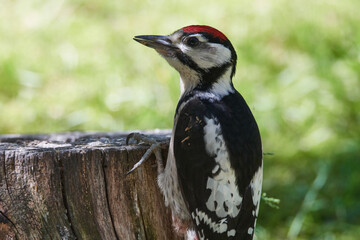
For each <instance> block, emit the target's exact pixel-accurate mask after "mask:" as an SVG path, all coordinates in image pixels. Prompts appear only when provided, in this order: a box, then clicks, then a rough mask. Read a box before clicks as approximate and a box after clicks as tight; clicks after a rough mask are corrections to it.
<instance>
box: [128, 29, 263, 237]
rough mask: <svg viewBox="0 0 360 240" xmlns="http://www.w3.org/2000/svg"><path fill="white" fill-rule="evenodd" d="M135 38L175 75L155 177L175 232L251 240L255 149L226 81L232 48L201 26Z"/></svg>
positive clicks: (244, 109) (251, 127)
mask: <svg viewBox="0 0 360 240" xmlns="http://www.w3.org/2000/svg"><path fill="white" fill-rule="evenodd" d="M134 40H136V41H137V42H139V43H142V44H144V45H145V46H148V47H150V48H153V49H155V50H156V51H157V52H158V53H159V54H160V55H161V56H162V57H163V58H164V59H165V60H166V61H167V62H168V63H169V64H170V65H171V66H172V67H173V68H175V69H176V70H177V71H178V72H179V74H180V88H181V95H180V99H179V102H178V104H177V107H176V111H175V117H174V126H173V130H172V135H171V140H170V145H169V152H168V158H167V163H166V167H165V168H161V167H160V170H159V175H158V185H159V187H160V189H161V191H162V193H163V195H164V198H165V204H166V205H167V206H169V207H170V208H171V211H172V219H173V224H174V226H175V228H176V229H177V231H178V232H179V233H180V234H184V235H185V237H187V239H199V240H201V239H208V240H218V239H242V240H249V239H253V236H254V229H255V225H256V219H257V217H258V211H259V203H260V195H261V186H262V145H261V138H260V133H259V129H258V126H257V123H256V121H255V119H254V117H253V115H252V113H251V111H250V109H249V107H248V105H247V104H246V102H245V100H244V98H243V97H242V96H241V95H240V93H239V92H238V91H237V90H236V89H235V88H234V85H233V83H232V78H233V76H234V74H235V68H236V61H237V56H236V52H235V49H234V47H233V46H232V44H231V42H230V41H229V39H228V38H227V37H226V36H225V35H224V34H223V33H222V32H220V31H218V30H217V29H215V28H212V27H209V26H204V25H191V26H187V27H184V28H181V29H179V30H177V31H175V32H174V33H172V34H170V35H168V36H159V35H141V36H136V37H134ZM158 156H159V154H157V157H158ZM159 164H160V163H159Z"/></svg>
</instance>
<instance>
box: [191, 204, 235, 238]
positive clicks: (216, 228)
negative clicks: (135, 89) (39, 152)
mask: <svg viewBox="0 0 360 240" xmlns="http://www.w3.org/2000/svg"><path fill="white" fill-rule="evenodd" d="M191 216H192V218H193V219H195V221H196V225H199V224H198V223H197V220H196V219H198V221H199V222H202V223H204V224H206V225H207V226H208V227H209V228H210V229H211V230H212V231H213V232H215V233H224V232H226V230H227V228H228V225H227V219H226V218H223V219H221V220H220V221H219V222H215V221H213V220H212V219H211V217H209V216H208V215H207V214H206V213H205V212H203V211H201V210H199V209H198V208H196V209H195V212H192V213H191ZM194 216H195V217H194ZM199 235H200V234H199Z"/></svg>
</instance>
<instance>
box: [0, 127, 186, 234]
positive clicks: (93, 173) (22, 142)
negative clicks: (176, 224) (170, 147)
mask: <svg viewBox="0 0 360 240" xmlns="http://www.w3.org/2000/svg"><path fill="white" fill-rule="evenodd" d="M126 136H127V134H126V133H111V134H100V133H96V134H88V133H68V134H51V135H2V136H0V239H21V240H22V239H131V240H132V239H181V238H180V237H178V236H177V235H176V234H175V232H174V231H173V228H172V226H171V214H170V210H169V209H168V208H166V207H165V205H164V199H163V196H162V195H161V193H160V191H159V188H158V186H157V182H156V177H157V169H156V167H155V166H154V165H156V164H155V163H156V162H155V159H154V157H153V156H152V157H151V159H150V160H149V161H147V162H146V163H144V164H143V165H142V166H141V167H140V168H139V169H137V170H135V171H134V172H133V173H131V174H130V175H127V176H126V172H127V171H128V170H130V169H131V167H132V166H133V165H134V164H135V163H136V162H137V161H138V160H139V159H140V158H141V156H142V155H143V154H144V153H145V151H146V149H147V148H148V146H146V145H142V144H141V145H125V137H126ZM154 136H157V137H158V138H159V139H161V140H167V141H168V140H169V135H168V133H161V134H154ZM166 154H167V153H166V151H163V157H164V158H165V156H166Z"/></svg>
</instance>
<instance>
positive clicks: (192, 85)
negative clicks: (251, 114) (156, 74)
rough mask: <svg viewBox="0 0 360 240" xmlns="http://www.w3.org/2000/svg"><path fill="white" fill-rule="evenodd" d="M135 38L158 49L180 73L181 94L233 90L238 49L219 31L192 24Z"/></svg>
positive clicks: (222, 92)
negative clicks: (167, 31)
mask: <svg viewBox="0 0 360 240" xmlns="http://www.w3.org/2000/svg"><path fill="white" fill-rule="evenodd" d="M134 40H136V41H138V42H139V43H142V44H144V45H145V46H148V47H150V48H153V49H155V50H156V51H157V52H158V53H159V54H160V55H161V56H162V57H164V58H165V59H166V61H167V62H168V63H169V64H170V65H171V66H172V67H174V68H175V69H176V70H177V71H178V72H179V73H180V78H181V87H182V89H181V90H182V93H184V92H188V91H191V90H193V89H197V90H200V91H213V92H214V93H218V94H219V95H221V94H224V93H226V92H229V91H232V90H233V85H232V81H231V79H232V77H233V75H234V73H235V68H236V59H237V57H236V52H235V49H234V47H233V46H232V44H231V42H230V41H229V39H228V38H227V37H226V36H225V35H224V34H223V33H222V32H220V31H219V30H217V29H215V28H212V27H209V26H204V25H191V26H187V27H184V28H181V29H179V30H177V31H175V32H174V33H172V34H170V35H167V36H160V35H141V36H136V37H134Z"/></svg>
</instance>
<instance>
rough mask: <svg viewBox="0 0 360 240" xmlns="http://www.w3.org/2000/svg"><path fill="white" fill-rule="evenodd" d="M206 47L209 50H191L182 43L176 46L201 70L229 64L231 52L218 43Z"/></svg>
mask: <svg viewBox="0 0 360 240" xmlns="http://www.w3.org/2000/svg"><path fill="white" fill-rule="evenodd" d="M207 45H208V46H209V48H208V49H207V50H206V51H205V50H204V48H191V47H189V46H187V45H185V44H184V43H179V44H178V45H177V46H178V48H180V50H181V51H182V52H183V53H185V54H186V55H187V56H189V57H190V58H191V59H192V60H193V61H194V62H195V63H196V64H197V65H198V66H199V67H200V68H202V69H209V68H213V67H218V66H221V65H223V64H224V63H227V62H230V60H231V51H230V50H229V49H228V48H226V47H224V46H223V45H221V44H218V43H208V44H207Z"/></svg>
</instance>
